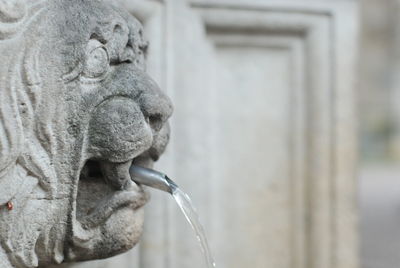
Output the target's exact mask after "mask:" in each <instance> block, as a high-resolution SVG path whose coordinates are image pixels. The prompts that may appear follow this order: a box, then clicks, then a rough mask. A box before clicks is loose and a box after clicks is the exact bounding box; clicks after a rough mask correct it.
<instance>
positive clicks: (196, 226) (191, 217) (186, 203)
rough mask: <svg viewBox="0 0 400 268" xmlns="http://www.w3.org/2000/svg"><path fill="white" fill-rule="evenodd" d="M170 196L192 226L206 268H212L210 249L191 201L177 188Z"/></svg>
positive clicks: (212, 260) (212, 259)
mask: <svg viewBox="0 0 400 268" xmlns="http://www.w3.org/2000/svg"><path fill="white" fill-rule="evenodd" d="M172 196H173V197H174V199H175V201H176V203H177V204H178V206H179V208H180V209H181V211H182V213H183V214H184V215H185V218H186V220H187V221H188V222H189V224H190V226H192V229H193V230H194V231H195V232H196V236H197V240H198V241H199V243H200V246H201V248H202V251H203V253H204V256H205V258H206V262H207V267H208V268H214V267H215V262H214V258H213V256H212V254H211V251H210V247H209V246H208V241H207V237H206V235H205V232H204V228H203V226H202V225H201V223H200V219H199V216H198V214H197V213H196V210H195V208H194V206H193V204H192V201H191V200H190V198H189V196H188V195H187V194H185V192H183V191H182V190H181V189H179V188H174V190H173V192H172Z"/></svg>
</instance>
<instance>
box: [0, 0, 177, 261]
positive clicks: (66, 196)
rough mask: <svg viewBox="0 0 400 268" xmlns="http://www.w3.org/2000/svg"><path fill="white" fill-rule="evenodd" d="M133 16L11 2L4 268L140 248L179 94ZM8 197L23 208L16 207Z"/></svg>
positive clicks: (4, 2)
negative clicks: (148, 174)
mask: <svg viewBox="0 0 400 268" xmlns="http://www.w3.org/2000/svg"><path fill="white" fill-rule="evenodd" d="M146 48H147V42H146V40H145V39H144V38H143V30H142V26H141V25H140V23H139V22H138V21H137V20H136V19H135V18H134V17H132V16H131V15H129V14H128V13H126V12H124V11H121V10H119V9H118V8H116V7H114V6H112V5H110V4H107V3H103V2H101V1H95V0H93V1H92V0H84V1H82V0H70V1H65V0H64V1H63V0H52V1H28V0H27V1H24V0H13V1H10V0H0V206H1V209H0V245H1V246H0V267H2V268H11V267H17V268H27V267H37V266H41V267H44V266H47V265H48V264H51V263H62V262H72V261H82V260H90V259H99V258H106V257H110V256H113V255H116V254H119V253H121V252H124V251H126V250H128V249H130V248H132V247H133V246H134V245H135V244H136V243H137V241H138V239H139V237H140V234H141V230H142V223H143V209H142V207H143V205H144V204H145V203H146V201H147V199H148V198H147V194H146V193H145V192H144V191H143V190H142V189H141V187H139V186H138V185H136V184H135V183H133V182H131V181H130V179H129V176H128V174H127V168H128V167H129V166H130V164H131V163H132V161H134V162H138V163H139V162H140V164H141V165H147V166H151V165H152V163H153V161H154V160H156V159H157V158H158V157H159V155H160V154H161V153H162V152H163V150H164V148H165V145H166V143H167V141H168V135H169V131H168V128H167V127H166V125H165V122H166V120H167V119H168V117H169V116H170V114H171V112H172V107H171V103H170V101H169V100H168V98H167V97H166V96H165V95H164V94H163V93H162V92H161V91H160V89H159V88H158V86H157V85H156V83H155V82H153V81H152V79H151V78H150V77H149V76H148V75H147V74H146V73H145V63H144V61H145V54H146ZM7 204H9V205H12V206H13V209H12V210H9V209H7V208H6V206H7Z"/></svg>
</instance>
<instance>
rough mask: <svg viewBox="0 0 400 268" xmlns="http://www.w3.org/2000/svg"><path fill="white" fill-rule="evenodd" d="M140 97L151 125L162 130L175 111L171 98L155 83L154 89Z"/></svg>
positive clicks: (143, 109)
mask: <svg viewBox="0 0 400 268" xmlns="http://www.w3.org/2000/svg"><path fill="white" fill-rule="evenodd" d="M153 83H154V82H153ZM140 99H141V100H140V107H141V109H142V112H143V114H144V116H145V118H146V120H147V122H148V123H149V125H150V127H151V128H152V129H153V130H155V131H160V130H161V128H162V127H163V125H164V124H165V122H166V121H167V120H168V118H169V117H170V116H171V114H172V111H173V108H172V103H171V101H170V99H169V98H168V97H167V96H166V95H165V94H164V93H163V92H162V91H161V90H160V89H159V88H158V86H157V85H156V84H155V83H154V84H153V87H152V90H149V92H144V93H143V94H142V96H141V98H140Z"/></svg>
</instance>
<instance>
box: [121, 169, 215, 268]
mask: <svg viewBox="0 0 400 268" xmlns="http://www.w3.org/2000/svg"><path fill="white" fill-rule="evenodd" d="M129 173H130V174H131V177H132V180H133V181H135V182H137V183H139V184H144V185H147V186H149V187H152V188H155V189H159V190H162V191H164V192H168V193H170V194H171V195H172V196H173V197H174V199H175V201H176V203H177V204H178V206H179V208H180V209H181V211H182V213H183V215H185V218H186V219H187V221H188V222H189V223H190V226H191V227H192V229H193V230H194V231H195V232H196V236H197V240H198V241H199V243H200V246H201V248H202V250H203V253H204V256H205V258H206V262H207V267H208V268H214V267H215V262H214V259H213V257H212V255H211V251H210V247H209V246H208V242H207V238H206V235H205V232H204V229H203V226H202V225H201V223H200V219H199V216H198V215H197V212H196V210H195V208H194V206H193V204H192V201H191V200H190V198H189V196H188V195H187V194H185V193H184V192H183V191H182V190H181V189H179V187H178V186H177V185H176V184H175V182H173V181H172V180H171V179H170V178H168V176H167V175H165V174H163V173H161V172H158V171H156V170H153V169H149V168H144V167H139V166H136V165H132V166H131V167H130V169H129Z"/></svg>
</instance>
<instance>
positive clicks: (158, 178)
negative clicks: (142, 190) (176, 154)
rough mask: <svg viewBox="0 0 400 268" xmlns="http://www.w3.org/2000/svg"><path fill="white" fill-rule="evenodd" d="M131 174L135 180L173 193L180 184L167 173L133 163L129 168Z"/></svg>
mask: <svg viewBox="0 0 400 268" xmlns="http://www.w3.org/2000/svg"><path fill="white" fill-rule="evenodd" d="M129 174H130V175H131V179H132V180H133V181H134V182H137V183H139V184H143V185H146V186H149V187H152V188H156V189H159V190H161V191H164V192H167V193H170V194H173V193H174V191H175V190H176V189H177V188H178V185H176V184H175V182H173V181H172V180H171V179H170V178H168V176H167V175H165V174H163V173H161V172H158V171H155V170H153V169H149V168H144V167H139V166H134V165H132V166H131V167H130V168H129Z"/></svg>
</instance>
